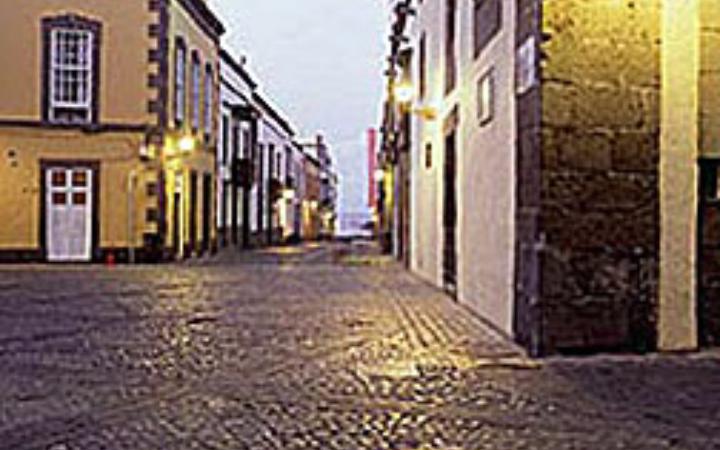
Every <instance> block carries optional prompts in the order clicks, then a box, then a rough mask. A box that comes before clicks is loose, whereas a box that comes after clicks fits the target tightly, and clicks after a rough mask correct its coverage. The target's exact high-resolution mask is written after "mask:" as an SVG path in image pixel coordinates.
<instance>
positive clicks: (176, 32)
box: [165, 2, 219, 247]
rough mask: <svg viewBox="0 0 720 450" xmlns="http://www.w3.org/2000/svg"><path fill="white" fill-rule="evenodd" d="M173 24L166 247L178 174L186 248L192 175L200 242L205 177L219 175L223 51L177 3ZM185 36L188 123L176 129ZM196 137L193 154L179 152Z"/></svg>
mask: <svg viewBox="0 0 720 450" xmlns="http://www.w3.org/2000/svg"><path fill="white" fill-rule="evenodd" d="M169 16H170V24H169V30H168V40H169V43H170V50H169V69H170V71H169V80H168V83H169V84H168V86H169V87H170V89H169V91H168V121H169V122H168V126H169V128H170V129H171V131H170V132H169V134H168V138H167V139H166V147H165V155H166V158H167V161H168V164H167V167H166V184H165V192H166V196H167V197H166V198H167V200H168V201H167V209H166V217H167V235H166V240H165V244H166V246H168V247H172V246H173V244H174V242H173V233H172V231H173V227H174V217H173V208H174V195H173V194H174V191H175V177H176V176H178V174H180V173H181V174H182V177H183V196H182V198H183V202H184V205H183V211H184V212H183V215H182V220H183V224H182V227H181V230H182V236H183V237H182V238H183V241H184V242H183V244H184V245H186V244H188V243H189V242H190V216H189V213H190V173H191V171H193V170H194V171H196V172H197V175H198V188H197V205H196V212H197V216H196V223H197V236H196V242H198V243H200V242H201V241H202V223H203V222H202V220H203V218H202V214H203V209H202V206H203V205H202V193H203V192H202V177H203V174H205V173H209V174H213V175H214V174H215V145H216V142H217V139H216V138H217V136H216V135H217V126H216V124H217V122H218V118H217V109H218V108H216V107H215V105H216V104H217V102H218V98H219V91H218V55H219V49H218V47H217V44H215V42H213V41H212V39H210V37H209V36H207V35H206V34H205V33H204V32H203V31H202V29H201V28H200V27H199V25H198V24H197V23H195V21H194V20H193V19H192V17H191V16H190V15H189V14H188V13H187V11H185V10H184V9H183V8H182V7H181V6H180V5H179V4H178V3H177V2H173V3H171V5H170V11H169ZM178 36H181V37H182V38H183V39H184V40H185V44H186V46H187V68H186V81H185V86H186V93H187V101H186V104H185V106H186V111H185V121H184V124H183V127H181V128H179V129H178V128H176V127H175V111H174V110H173V107H174V98H175V97H174V96H175V81H174V80H175V42H176V37H178ZM193 50H197V51H198V52H199V53H200V62H201V68H202V72H201V73H202V78H201V83H200V128H199V129H198V132H197V133H196V134H195V135H193V134H192V130H191V125H192V117H191V102H192V94H191V90H192V78H191V66H190V62H191V54H192V51H193ZM207 63H210V64H211V65H212V67H213V76H214V78H215V82H214V83H213V94H212V98H213V125H212V127H211V130H212V135H211V137H210V139H209V140H205V138H204V134H203V132H204V123H205V122H204V119H205V111H204V109H203V107H204V98H205V91H204V89H205V82H204V74H205V64H207ZM186 136H192V137H193V138H194V139H195V148H194V149H193V150H192V152H189V153H186V154H182V153H181V152H179V151H178V148H177V147H178V141H179V139H181V138H182V137H186ZM215 188H216V186H215V183H213V186H212V189H213V191H212V195H211V201H210V207H211V211H212V215H211V218H210V220H211V226H210V233H211V239H215V237H216V227H215V223H216V219H215V215H216V211H215V209H216V207H217V206H216V202H215Z"/></svg>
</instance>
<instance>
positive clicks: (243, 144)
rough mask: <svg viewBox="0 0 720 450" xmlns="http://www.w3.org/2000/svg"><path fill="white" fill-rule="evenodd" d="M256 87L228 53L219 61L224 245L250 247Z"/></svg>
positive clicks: (219, 200) (219, 224) (220, 223)
mask: <svg viewBox="0 0 720 450" xmlns="http://www.w3.org/2000/svg"><path fill="white" fill-rule="evenodd" d="M256 88H257V84H256V83H255V82H254V81H253V79H252V78H251V77H250V76H249V74H248V73H247V71H246V70H245V68H244V67H243V65H242V64H241V63H240V62H239V61H238V60H237V59H235V58H234V57H233V56H232V55H230V53H228V52H227V51H224V50H223V51H221V58H220V102H219V106H220V115H219V117H220V119H219V131H218V136H219V138H218V146H217V154H216V164H217V189H216V192H217V200H216V202H217V228H218V235H219V241H220V245H221V246H227V245H231V244H232V245H238V244H240V243H242V244H243V245H248V244H249V242H247V241H248V236H247V234H248V232H247V227H248V226H249V224H246V223H245V222H247V219H248V215H247V214H246V213H245V209H247V207H248V205H249V204H251V199H252V197H250V196H249V195H250V185H251V183H252V182H253V180H252V178H251V176H250V175H251V173H250V171H249V170H248V168H249V167H250V166H249V164H250V162H251V159H252V155H253V153H254V149H255V144H254V142H255V139H256V137H255V134H256V127H257V126H256V123H255V121H256V117H255V116H256V114H254V106H253V103H252V102H253V93H254V91H255V89H256Z"/></svg>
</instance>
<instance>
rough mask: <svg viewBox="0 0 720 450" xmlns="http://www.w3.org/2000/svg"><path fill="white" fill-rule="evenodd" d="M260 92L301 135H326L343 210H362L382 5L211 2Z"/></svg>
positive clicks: (309, 0)
mask: <svg viewBox="0 0 720 450" xmlns="http://www.w3.org/2000/svg"><path fill="white" fill-rule="evenodd" d="M210 3H211V5H212V7H213V9H214V10H215V12H216V13H218V14H219V15H220V17H221V18H222V19H223V22H224V23H225V26H226V27H227V29H228V31H227V34H226V36H225V40H224V42H225V46H226V47H228V48H229V49H230V50H231V52H232V53H233V54H235V55H237V56H240V55H246V56H247V58H248V64H249V67H250V71H251V72H252V73H253V74H254V75H255V78H256V79H257V81H258V82H259V83H260V86H261V90H262V91H263V92H264V93H266V94H267V95H268V97H269V98H271V99H272V100H273V101H274V103H275V104H276V105H278V106H279V107H280V108H281V109H282V110H283V111H284V112H285V114H286V116H287V117H288V119H289V120H290V121H291V122H292V123H293V124H294V125H295V126H296V128H297V129H298V131H299V132H300V133H302V134H313V133H314V132H315V131H322V132H324V133H325V134H326V136H327V137H328V140H329V142H330V144H331V145H332V148H333V157H334V158H335V160H336V161H337V162H338V165H339V173H340V176H341V178H342V180H341V182H342V186H341V210H351V211H352V210H356V209H362V208H363V207H364V206H365V204H366V202H367V199H366V192H367V150H366V147H365V134H366V130H367V128H368V127H370V126H377V122H378V118H377V115H378V102H379V100H380V98H381V96H382V72H383V61H384V52H385V45H384V35H385V16H384V12H383V7H382V2H381V1H378V0H210Z"/></svg>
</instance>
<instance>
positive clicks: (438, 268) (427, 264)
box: [410, 0, 516, 333]
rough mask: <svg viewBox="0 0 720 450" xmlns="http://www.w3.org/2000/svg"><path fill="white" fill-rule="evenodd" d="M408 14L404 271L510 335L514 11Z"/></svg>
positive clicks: (426, 5) (427, 6) (495, 3)
mask: <svg viewBox="0 0 720 450" xmlns="http://www.w3.org/2000/svg"><path fill="white" fill-rule="evenodd" d="M478 5H482V8H483V9H482V10H480V11H478V10H477V9H476V8H478V7H479V6H478ZM414 6H415V8H416V10H417V16H416V18H415V19H414V20H413V21H412V25H411V31H410V38H411V44H412V46H413V59H412V69H411V70H412V80H413V87H414V88H415V90H416V93H415V100H414V104H413V106H412V107H413V109H414V110H415V111H418V110H424V111H433V114H432V116H433V118H432V119H429V118H428V117H427V116H424V115H421V114H416V113H414V114H413V119H412V127H411V128H412V139H411V140H412V148H411V150H410V161H411V162H410V165H411V174H412V176H411V189H410V192H411V194H410V217H411V218H412V219H411V227H410V230H411V231H410V245H411V249H412V251H411V253H410V255H411V256H410V265H411V268H412V270H414V271H415V272H417V273H418V274H420V275H421V276H422V277H423V278H425V279H427V280H429V281H431V282H432V283H434V284H436V285H438V286H443V287H445V288H446V289H447V290H448V291H450V292H452V293H453V294H454V295H456V296H457V298H458V300H459V301H460V302H462V303H465V304H467V305H469V306H470V307H471V308H472V309H474V310H475V311H477V312H478V313H480V314H482V315H483V316H484V317H487V318H488V319H490V320H491V321H492V322H493V323H494V324H495V325H496V326H498V327H499V328H500V329H502V330H503V331H505V332H507V333H511V332H512V328H513V295H514V293H513V292H514V288H513V283H514V274H515V272H514V261H515V222H514V218H515V213H516V207H515V198H516V192H515V186H516V183H515V171H516V165H515V161H516V158H515V139H516V137H515V135H516V131H515V130H516V114H515V101H514V99H515V95H514V90H515V61H514V59H513V58H514V55H515V2H506V1H501V0H485V1H482V2H463V1H459V0H435V1H423V2H419V4H416V5H414ZM476 14H477V16H476ZM476 21H482V23H476ZM478 25H481V26H482V30H479V29H477V26H478ZM461 249H462V250H461Z"/></svg>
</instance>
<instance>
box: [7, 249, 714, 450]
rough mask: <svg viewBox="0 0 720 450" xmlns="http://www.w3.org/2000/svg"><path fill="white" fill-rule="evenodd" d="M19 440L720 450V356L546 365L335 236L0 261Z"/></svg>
mask: <svg viewBox="0 0 720 450" xmlns="http://www.w3.org/2000/svg"><path fill="white" fill-rule="evenodd" d="M0 448H2V449H12V450H18V449H42V450H46V449H53V450H76V449H77V450H80V449H87V450H95V449H132V450H141V449H149V450H150V449H152V450H158V449H313V448H314V449H349V450H352V449H407V450H411V449H412V450H420V449H426V450H430V449H446V450H451V449H553V450H557V449H579V450H587V449H622V448H625V449H659V448H673V449H720V356H719V355H717V354H712V353H706V354H699V355H691V356H653V357H646V358H641V357H633V356H631V357H620V356H618V357H602V358H592V359H551V360H548V361H543V362H542V363H540V364H538V363H532V362H530V361H528V360H526V359H525V358H523V356H522V354H521V353H520V352H518V350H517V349H516V348H515V347H514V346H513V345H512V344H509V343H508V342H507V341H505V340H504V339H503V338H502V337H501V336H499V335H498V334H496V333H495V332H493V331H492V330H491V329H490V328H488V327H487V326H485V325H484V324H483V323H482V322H481V321H480V320H478V319H477V318H476V317H474V316H473V315H471V314H470V313H468V312H467V311H465V310H464V309H463V308H462V307H460V306H457V305H456V304H454V303H452V302H451V301H449V300H448V299H446V298H445V297H444V296H443V295H442V294H441V293H438V292H437V291H436V290H434V289H432V288H431V287H429V286H427V285H425V284H423V283H422V282H419V281H417V280H416V279H415V278H413V277H412V276H410V275H408V274H407V273H405V272H403V271H402V270H401V269H400V268H399V267H398V266H396V265H394V264H392V263H390V262H387V261H382V260H379V259H377V258H374V257H372V256H368V255H367V254H364V253H363V252H357V251H353V252H349V251H348V248H347V247H342V246H338V245H332V246H330V245H323V246H308V247H302V248H296V249H281V250H273V251H265V252H260V253H252V254H245V255H236V254H233V255H231V254H224V255H221V256H220V257H218V258H216V259H213V260H211V261H205V262H201V263H197V262H195V263H188V264H184V265H171V266H162V267H116V268H105V267H62V266H61V267H55V266H52V267H46V266H24V267H0Z"/></svg>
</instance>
